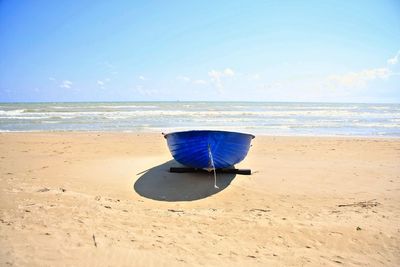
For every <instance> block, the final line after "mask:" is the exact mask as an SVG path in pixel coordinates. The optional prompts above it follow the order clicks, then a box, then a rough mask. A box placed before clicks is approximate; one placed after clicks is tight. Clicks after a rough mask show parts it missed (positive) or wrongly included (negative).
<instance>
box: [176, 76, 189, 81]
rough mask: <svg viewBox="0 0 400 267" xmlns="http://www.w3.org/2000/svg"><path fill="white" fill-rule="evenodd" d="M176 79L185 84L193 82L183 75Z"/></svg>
mask: <svg viewBox="0 0 400 267" xmlns="http://www.w3.org/2000/svg"><path fill="white" fill-rule="evenodd" d="M176 79H177V80H179V81H183V82H190V81H191V80H192V79H190V78H189V77H187V76H183V75H179V76H177V77H176Z"/></svg>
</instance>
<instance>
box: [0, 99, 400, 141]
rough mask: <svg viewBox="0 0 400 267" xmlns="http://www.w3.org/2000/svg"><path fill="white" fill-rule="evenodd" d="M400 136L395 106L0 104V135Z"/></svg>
mask: <svg viewBox="0 0 400 267" xmlns="http://www.w3.org/2000/svg"><path fill="white" fill-rule="evenodd" d="M201 129H211V130H228V131H239V132H246V133H252V134H256V135H282V136H366V137H371V136H372V137H400V104H351V103H346V104H343V103H278V102H272V103H271V102H90V103H84V102H76V103H72V102H69V103H0V132H36V131H96V132H97V131H110V132H157V133H161V132H164V133H168V132H173V131H184V130H201Z"/></svg>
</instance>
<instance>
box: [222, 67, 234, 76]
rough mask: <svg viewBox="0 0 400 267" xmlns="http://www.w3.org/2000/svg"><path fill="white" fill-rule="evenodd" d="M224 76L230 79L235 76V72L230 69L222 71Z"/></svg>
mask: <svg viewBox="0 0 400 267" xmlns="http://www.w3.org/2000/svg"><path fill="white" fill-rule="evenodd" d="M224 75H225V76H230V77H232V76H234V75H235V72H234V71H233V70H232V69H230V68H226V69H225V70H224Z"/></svg>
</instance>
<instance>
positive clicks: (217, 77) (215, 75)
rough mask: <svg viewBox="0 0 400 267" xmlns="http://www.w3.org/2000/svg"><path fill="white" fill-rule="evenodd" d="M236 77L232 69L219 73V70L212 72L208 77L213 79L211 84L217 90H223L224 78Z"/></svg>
mask: <svg viewBox="0 0 400 267" xmlns="http://www.w3.org/2000/svg"><path fill="white" fill-rule="evenodd" d="M234 75H235V72H234V71H233V70H232V69H230V68H226V69H224V70H223V71H218V70H211V71H209V72H208V76H209V77H210V79H211V82H212V83H213V84H214V85H215V86H216V87H217V88H220V89H221V88H223V87H224V86H223V84H222V78H224V77H233V76H234Z"/></svg>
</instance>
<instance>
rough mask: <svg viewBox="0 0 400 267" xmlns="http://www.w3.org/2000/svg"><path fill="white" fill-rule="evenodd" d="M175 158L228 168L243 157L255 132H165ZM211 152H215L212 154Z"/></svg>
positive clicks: (189, 163)
mask: <svg viewBox="0 0 400 267" xmlns="http://www.w3.org/2000/svg"><path fill="white" fill-rule="evenodd" d="M164 137H165V138H166V139H167V143H168V148H169V150H170V152H171V154H172V156H173V157H174V159H175V160H176V161H178V162H179V163H181V164H183V165H186V166H189V167H192V168H202V169H209V168H213V166H212V163H211V157H212V160H213V163H214V167H215V168H216V169H223V168H229V167H231V166H233V165H235V164H237V163H239V162H240V161H242V160H243V159H244V158H245V157H246V155H247V153H248V151H249V148H250V144H251V140H252V139H253V138H254V135H251V134H244V133H238V132H227V131H186V132H175V133H169V134H166V135H164ZM210 152H211V154H212V156H210Z"/></svg>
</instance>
